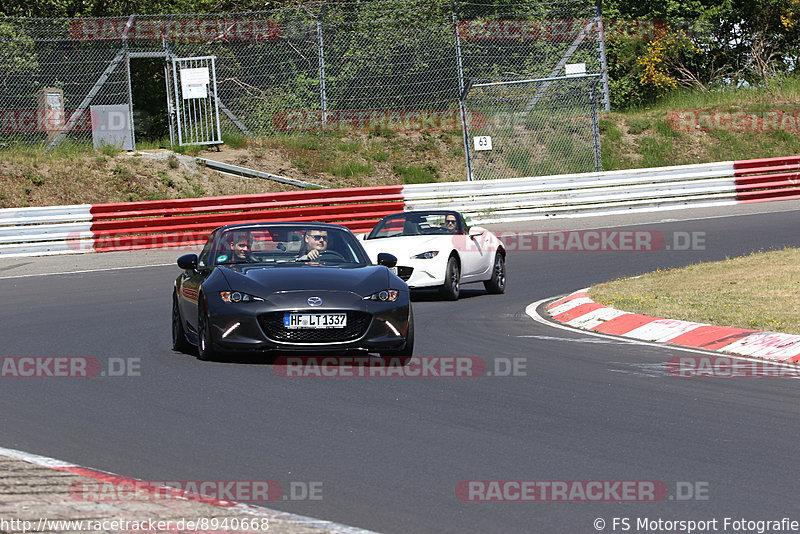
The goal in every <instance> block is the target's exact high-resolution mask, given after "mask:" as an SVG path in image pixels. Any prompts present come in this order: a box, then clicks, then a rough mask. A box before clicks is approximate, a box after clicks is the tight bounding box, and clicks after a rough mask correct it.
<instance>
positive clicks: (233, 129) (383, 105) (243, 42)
mask: <svg viewBox="0 0 800 534" xmlns="http://www.w3.org/2000/svg"><path fill="white" fill-rule="evenodd" d="M596 16H597V11H596V8H595V5H594V3H593V2H592V1H591V0H553V1H551V2H533V1H521V2H517V3H513V4H508V3H506V2H495V3H493V4H492V5H488V4H486V3H476V2H461V1H457V2H455V3H453V2H452V1H444V0H433V1H431V0H406V1H400V0H388V1H384V0H379V1H373V2H342V3H331V4H324V3H316V4H310V5H307V6H300V7H292V8H284V9H280V10H273V11H264V12H253V13H232V14H205V15H186V14H182V15H148V16H140V15H132V16H130V17H115V18H103V19H59V20H54V19H19V18H0V113H2V117H0V119H1V120H2V122H0V146H3V145H6V146H7V145H11V144H16V143H44V144H46V145H48V146H55V145H57V144H59V143H62V142H67V141H68V142H73V143H74V142H80V143H85V142H89V141H91V139H92V126H91V114H90V113H89V111H90V108H91V106H95V105H120V104H126V105H128V106H129V108H130V109H131V118H132V122H133V123H134V124H135V123H139V122H143V121H145V120H146V117H144V116H143V114H144V113H156V112H158V113H164V114H165V115H167V114H170V113H172V114H174V109H172V108H171V107H170V106H169V105H168V104H167V102H166V101H167V100H168V96H167V92H166V89H164V96H163V100H164V103H163V106H162V108H161V109H159V110H156V111H154V110H153V107H152V106H150V107H149V108H147V110H146V111H144V110H143V109H142V107H141V105H140V102H141V101H142V100H143V98H144V97H143V96H142V92H148V91H149V92H152V89H143V85H142V79H143V78H145V77H139V78H137V68H138V66H139V65H140V63H141V62H142V61H143V60H145V59H148V58H149V60H155V61H158V60H161V59H162V58H163V60H164V62H165V64H166V63H167V62H168V61H171V60H172V59H174V58H192V57H199V56H213V57H214V58H215V66H216V73H215V74H216V81H217V93H216V94H215V95H213V96H214V97H215V98H216V102H217V103H218V104H219V109H220V118H221V127H222V132H223V134H225V133H227V134H231V133H240V134H244V135H246V136H269V135H274V134H276V133H292V132H320V131H325V130H339V131H341V130H345V131H349V130H370V129H379V130H384V129H389V130H398V129H404V130H426V129H438V130H461V129H462V117H464V116H465V114H464V113H462V112H463V111H465V110H464V109H461V108H463V106H464V105H465V103H464V101H463V100H462V97H463V96H464V95H465V88H466V87H468V86H469V85H470V83H473V84H474V83H483V82H496V81H507V80H515V79H523V78H541V77H556V76H561V75H563V74H564V66H565V64H566V63H585V65H586V70H587V72H588V73H601V72H602V71H603V66H602V61H601V54H600V48H599V45H600V44H601V43H599V41H598V39H597V37H596V36H597V31H596V29H593V28H595V27H596ZM162 70H163V72H161V73H160V74H159V75H160V76H161V82H160V83H163V84H164V86H166V84H168V83H170V80H167V79H166V76H167V74H165V73H166V69H162ZM131 73H133V74H131ZM149 77H150V78H152V77H153V76H149ZM159 98H160V97H159ZM584 101H585V99H584V98H583V96H581V97H580V99H579V100H577V101H576V105H580V103H581V102H584ZM169 119H170V120H171V122H173V119H174V117H169ZM570 128H573V127H570ZM549 132H550V133H551V134H553V135H565V136H567V137H569V136H570V135H571V134H570V133H569V132H568V131H564V132H561V133H558V132H556V131H555V130H553V129H551V130H549ZM465 144H466V143H465ZM538 168H541V169H542V171H541V172H542V173H546V172H547V169H546V166H544V165H543V166H541V167H538ZM586 170H593V166H592V167H590V168H587V169H586ZM550 172H558V171H550Z"/></svg>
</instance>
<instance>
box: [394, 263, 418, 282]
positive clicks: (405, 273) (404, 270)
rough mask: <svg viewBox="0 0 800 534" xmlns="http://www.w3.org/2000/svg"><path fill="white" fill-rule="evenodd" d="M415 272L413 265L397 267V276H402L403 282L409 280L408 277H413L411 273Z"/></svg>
mask: <svg viewBox="0 0 800 534" xmlns="http://www.w3.org/2000/svg"><path fill="white" fill-rule="evenodd" d="M413 272H414V268H413V267H401V266H398V267H397V276H399V277H400V280H402V281H403V282H408V279H409V278H411V273H413Z"/></svg>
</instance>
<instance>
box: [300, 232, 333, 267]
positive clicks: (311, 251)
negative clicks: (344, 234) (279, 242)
mask: <svg viewBox="0 0 800 534" xmlns="http://www.w3.org/2000/svg"><path fill="white" fill-rule="evenodd" d="M305 249H306V250H307V251H308V252H306V254H305V255H306V257H308V259H309V260H312V261H313V260H316V259H318V258H319V256H320V254H322V253H323V252H325V251H326V250H328V231H327V230H317V229H316V228H314V229H311V230H309V231H308V232H306V235H305Z"/></svg>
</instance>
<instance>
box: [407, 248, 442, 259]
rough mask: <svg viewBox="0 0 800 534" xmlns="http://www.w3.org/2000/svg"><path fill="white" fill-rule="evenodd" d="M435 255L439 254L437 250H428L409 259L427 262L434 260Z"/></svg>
mask: <svg viewBox="0 0 800 534" xmlns="http://www.w3.org/2000/svg"><path fill="white" fill-rule="evenodd" d="M437 254H439V251H438V250H429V251H428V252H423V253H422V254H417V255H416V256H411V257H412V258H415V259H418V260H429V259H431V258H435V257H436V255H437Z"/></svg>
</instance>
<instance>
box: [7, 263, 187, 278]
mask: <svg viewBox="0 0 800 534" xmlns="http://www.w3.org/2000/svg"><path fill="white" fill-rule="evenodd" d="M167 265H175V266H176V267H177V265H176V264H175V262H171V263H154V264H153V265H128V266H125V267H104V268H102V269H84V270H80V271H62V272H56V273H33V274H14V275H11V276H0V280H10V279H12V278H31V277H34V276H60V275H65V274H86V273H101V272H105V271H122V270H125V269H146V268H148V267H166V266H167Z"/></svg>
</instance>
